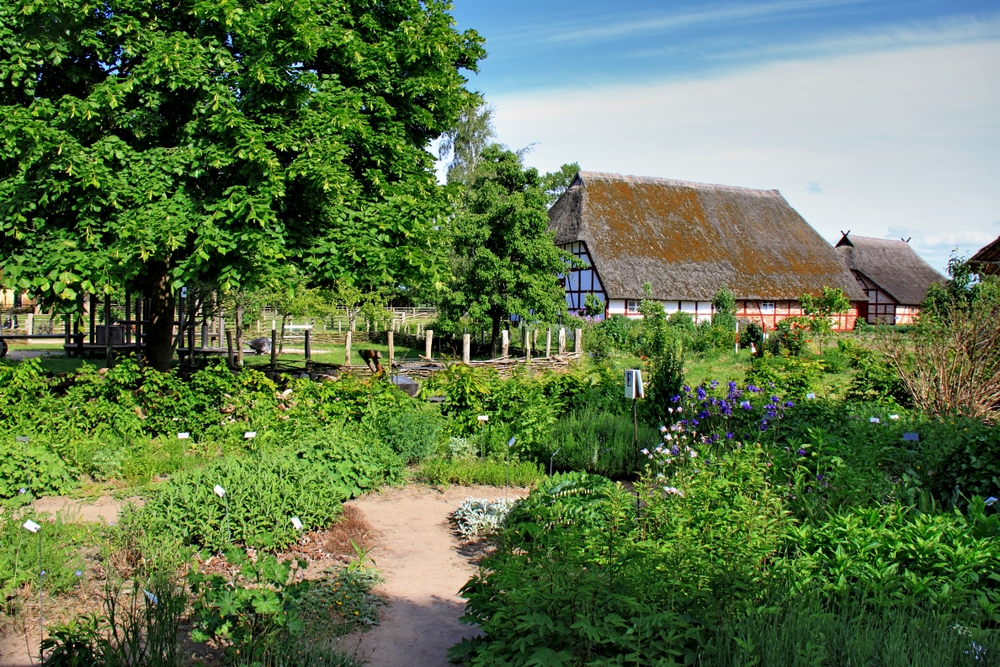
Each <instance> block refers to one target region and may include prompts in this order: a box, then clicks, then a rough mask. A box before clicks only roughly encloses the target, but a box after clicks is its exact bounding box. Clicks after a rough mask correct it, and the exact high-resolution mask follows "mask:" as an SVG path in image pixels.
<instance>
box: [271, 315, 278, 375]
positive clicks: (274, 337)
mask: <svg viewBox="0 0 1000 667" xmlns="http://www.w3.org/2000/svg"><path fill="white" fill-rule="evenodd" d="M277 367H278V329H277V327H275V326H274V322H271V369H272V370H273V369H275V368H277Z"/></svg>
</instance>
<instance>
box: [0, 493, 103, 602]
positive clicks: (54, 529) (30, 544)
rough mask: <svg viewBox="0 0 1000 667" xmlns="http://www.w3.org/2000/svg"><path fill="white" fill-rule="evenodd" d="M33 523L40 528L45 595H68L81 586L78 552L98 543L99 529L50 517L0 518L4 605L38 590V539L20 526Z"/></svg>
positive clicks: (0, 589) (0, 584)
mask: <svg viewBox="0 0 1000 667" xmlns="http://www.w3.org/2000/svg"><path fill="white" fill-rule="evenodd" d="M28 519H32V520H33V521H35V522H36V523H38V524H41V526H42V527H41V529H40V531H39V533H40V534H41V536H42V553H41V559H42V560H41V569H42V570H44V571H45V578H44V582H45V583H44V585H45V593H46V595H59V594H63V593H67V592H69V591H71V590H73V589H74V588H76V587H78V586H79V585H80V581H81V580H80V577H79V576H77V575H76V572H77V571H78V570H81V569H82V568H83V567H84V563H83V560H82V558H81V557H80V551H81V549H84V548H89V547H94V546H96V545H98V544H100V542H101V537H102V532H103V529H102V528H101V527H100V526H97V525H93V524H86V523H81V522H69V521H66V520H65V519H64V518H63V517H62V516H61V515H56V517H55V519H54V520H53V521H50V520H49V517H46V516H39V515H36V514H34V513H24V514H21V515H18V516H17V517H16V518H15V516H14V515H12V514H11V513H10V512H6V513H4V514H3V515H2V516H0V597H2V599H3V601H4V604H11V603H12V602H15V600H16V593H17V592H19V591H24V590H26V589H27V590H37V586H38V568H39V561H38V558H39V554H38V535H34V534H32V533H29V532H28V531H27V530H25V529H24V528H22V524H24V522H25V521H26V520H28Z"/></svg>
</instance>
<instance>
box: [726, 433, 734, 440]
mask: <svg viewBox="0 0 1000 667" xmlns="http://www.w3.org/2000/svg"><path fill="white" fill-rule="evenodd" d="M732 439H733V432H732V431H729V432H728V433H726V440H732Z"/></svg>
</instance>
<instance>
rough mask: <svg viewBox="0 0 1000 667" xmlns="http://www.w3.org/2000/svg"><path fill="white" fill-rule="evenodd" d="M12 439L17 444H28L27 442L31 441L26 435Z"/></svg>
mask: <svg viewBox="0 0 1000 667" xmlns="http://www.w3.org/2000/svg"><path fill="white" fill-rule="evenodd" d="M14 439H15V440H17V441H18V442H28V441H29V440H31V438H29V437H28V436H26V435H19V436H17V437H16V438H14Z"/></svg>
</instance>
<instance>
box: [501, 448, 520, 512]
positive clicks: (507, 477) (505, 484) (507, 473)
mask: <svg viewBox="0 0 1000 667" xmlns="http://www.w3.org/2000/svg"><path fill="white" fill-rule="evenodd" d="M515 442H517V436H516V435H515V436H511V438H510V440H508V441H507V451H505V452H504V465H505V467H506V470H505V471H504V478H503V499H504V502H508V498H507V487H508V486H510V448H511V447H513V446H514V443H515Z"/></svg>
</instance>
